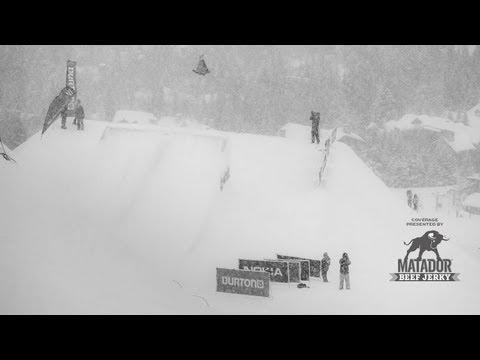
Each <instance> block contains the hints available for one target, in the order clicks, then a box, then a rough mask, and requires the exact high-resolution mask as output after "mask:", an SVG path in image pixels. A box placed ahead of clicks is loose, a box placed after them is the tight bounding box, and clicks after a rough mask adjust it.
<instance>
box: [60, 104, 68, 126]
mask: <svg viewBox="0 0 480 360" xmlns="http://www.w3.org/2000/svg"><path fill="white" fill-rule="evenodd" d="M67 110H68V106H65V107H64V108H63V109H62V111H61V112H60V115H61V116H62V129H66V128H67V126H66V123H67Z"/></svg>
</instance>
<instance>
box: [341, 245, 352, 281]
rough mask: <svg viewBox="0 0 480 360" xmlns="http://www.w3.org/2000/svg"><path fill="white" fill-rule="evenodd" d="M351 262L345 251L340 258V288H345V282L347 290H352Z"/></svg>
mask: <svg viewBox="0 0 480 360" xmlns="http://www.w3.org/2000/svg"><path fill="white" fill-rule="evenodd" d="M350 264H351V261H350V259H349V258H348V254H347V253H343V256H342V258H341V259H340V290H343V283H344V282H345V283H346V285H347V290H350V271H349V268H348V267H349V265H350Z"/></svg>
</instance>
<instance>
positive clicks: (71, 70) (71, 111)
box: [65, 60, 77, 116]
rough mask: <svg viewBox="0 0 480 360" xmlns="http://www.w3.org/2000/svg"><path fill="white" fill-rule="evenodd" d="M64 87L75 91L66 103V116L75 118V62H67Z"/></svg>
mask: <svg viewBox="0 0 480 360" xmlns="http://www.w3.org/2000/svg"><path fill="white" fill-rule="evenodd" d="M65 86H68V87H69V88H70V89H73V90H75V95H74V96H73V97H72V99H71V100H70V102H69V103H68V109H67V111H68V112H67V116H75V102H76V101H77V62H76V61H72V60H68V61H67V77H66V83H65Z"/></svg>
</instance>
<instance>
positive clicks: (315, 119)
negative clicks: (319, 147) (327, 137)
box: [310, 111, 320, 144]
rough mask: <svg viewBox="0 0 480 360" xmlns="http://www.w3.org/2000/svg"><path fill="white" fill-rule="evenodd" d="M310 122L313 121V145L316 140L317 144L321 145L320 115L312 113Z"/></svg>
mask: <svg viewBox="0 0 480 360" xmlns="http://www.w3.org/2000/svg"><path fill="white" fill-rule="evenodd" d="M310 120H311V121H312V144H313V143H315V140H316V141H317V144H320V135H319V133H318V129H319V127H320V113H319V112H314V111H312V115H311V116H310Z"/></svg>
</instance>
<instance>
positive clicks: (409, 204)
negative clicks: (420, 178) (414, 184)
mask: <svg viewBox="0 0 480 360" xmlns="http://www.w3.org/2000/svg"><path fill="white" fill-rule="evenodd" d="M412 201H413V194H412V190H407V204H408V207H410V208H411V207H412V206H413V203H412Z"/></svg>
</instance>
